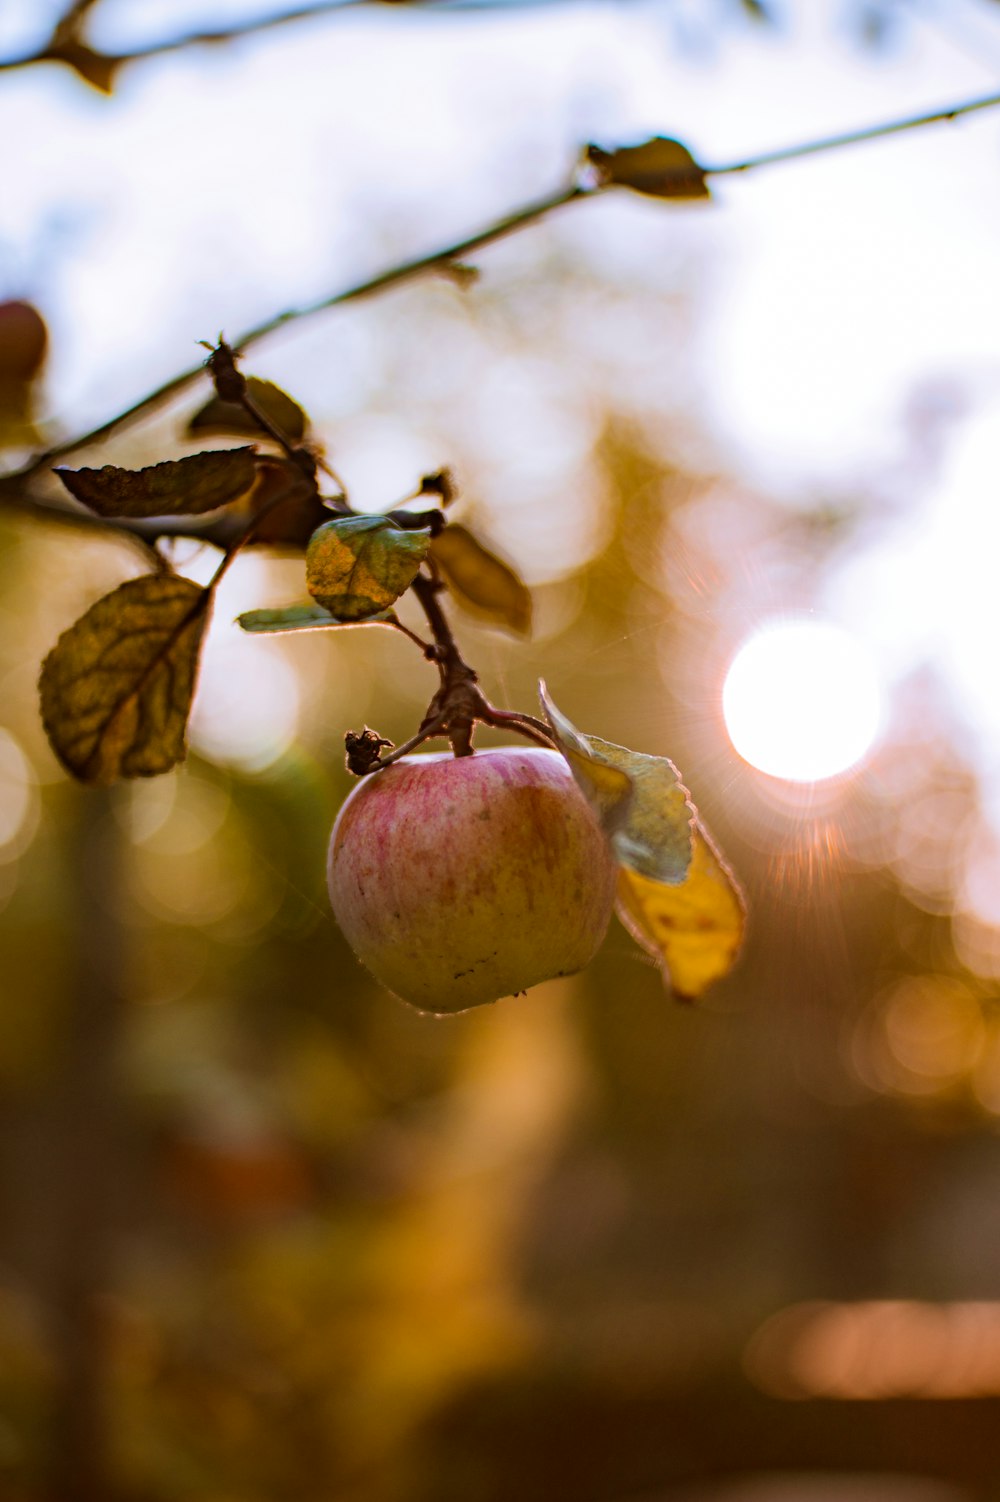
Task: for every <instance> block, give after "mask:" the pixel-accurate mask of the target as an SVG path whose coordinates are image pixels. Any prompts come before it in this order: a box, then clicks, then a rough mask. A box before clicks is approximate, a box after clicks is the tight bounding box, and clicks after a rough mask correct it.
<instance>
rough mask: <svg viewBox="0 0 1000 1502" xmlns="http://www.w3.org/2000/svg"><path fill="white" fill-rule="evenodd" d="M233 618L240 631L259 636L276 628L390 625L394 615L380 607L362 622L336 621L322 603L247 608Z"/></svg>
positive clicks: (313, 629)
mask: <svg viewBox="0 0 1000 1502" xmlns="http://www.w3.org/2000/svg"><path fill="white" fill-rule="evenodd" d="M236 620H237V624H238V625H240V626H242V628H243V630H244V631H253V632H256V633H258V634H260V635H263V634H273V633H274V632H277V631H324V630H329V629H330V628H331V627H337V628H338V629H340V630H344V628H345V627H347V626H393V625H395V623H396V616H395V613H394V612H393V611H392V610H380V611H379V613H378V615H369V616H366V617H365V619H364V620H363V621H339V620H338V619H337V617H336V616H335V615H331V614H330V612H329V611H328V610H324V609H323V607H322V605H286V606H284V608H283V609H279V610H248V611H246V612H245V613H244V614H243V615H238V616H237V617H236Z"/></svg>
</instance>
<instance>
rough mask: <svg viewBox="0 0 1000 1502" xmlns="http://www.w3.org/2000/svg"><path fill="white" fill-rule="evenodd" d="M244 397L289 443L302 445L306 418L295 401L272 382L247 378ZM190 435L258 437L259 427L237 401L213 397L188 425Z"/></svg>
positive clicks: (307, 423)
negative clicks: (250, 435)
mask: <svg viewBox="0 0 1000 1502" xmlns="http://www.w3.org/2000/svg"><path fill="white" fill-rule="evenodd" d="M247 395H248V396H249V397H250V398H251V400H252V401H253V403H254V405H255V406H257V407H259V408H260V410H261V411H262V412H263V414H264V416H265V417H268V418H270V420H271V422H272V423H273V424H274V426H275V427H276V428H279V429H280V430H281V432H282V433H283V434H284V435H285V437H286V438H287V439H288V440H289V442H290V443H301V442H302V439H303V438H304V437H305V435H306V430H307V428H308V427H309V419H308V417H307V416H306V414H305V412H304V411H303V410H302V408H301V407H300V406H299V404H298V402H297V401H295V399H294V398H293V397H291V396H289V395H288V392H287V391H282V389H281V387H280V386H276V385H275V384H274V382H273V381H262V380H261V379H260V378H259V377H258V376H247ZM187 430H188V432H189V433H192V434H195V433H196V434H198V435H199V436H201V437H204V436H205V435H206V434H209V433H210V434H213V435H214V434H217V433H221V434H222V435H223V436H226V437H228V435H229V434H231V433H251V434H255V435H259V434H260V431H261V430H260V428H259V426H258V425H257V423H255V422H254V420H253V418H252V417H251V416H250V414H249V412H248V411H247V410H246V408H245V407H243V406H241V405H240V403H239V402H225V401H223V400H222V398H221V397H220V396H213V397H212V400H211V401H210V402H207V403H206V404H205V406H204V407H202V408H201V410H200V411H199V412H196V413H195V414H194V416H193V417H192V419H191V421H190V422H189V423H188V425H187Z"/></svg>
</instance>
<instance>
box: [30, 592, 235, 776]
mask: <svg viewBox="0 0 1000 1502" xmlns="http://www.w3.org/2000/svg"><path fill="white" fill-rule="evenodd" d="M211 599H212V593H211V590H208V589H202V588H201V587H200V586H199V585H197V584H193V583H192V582H191V580H190V579H180V578H177V577H176V576H175V575H162V574H147V575H145V576H144V577H142V578H141V579H131V580H129V582H128V583H127V584H122V585H121V586H120V587H119V588H118V589H116V590H113V591H112V593H111V594H109V595H105V596H104V598H103V599H101V600H98V601H97V603H96V605H92V606H91V607H90V609H89V610H88V611H87V613H86V614H85V615H83V616H81V618H80V620H78V621H77V622H76V624H75V625H73V626H71V627H70V628H69V630H68V631H64V632H63V634H62V636H60V638H59V640H58V641H57V643H56V645H55V646H54V647H53V649H52V651H51V652H50V653H49V655H48V657H47V658H46V659H45V662H44V663H43V665H42V675H41V680H40V683H39V687H40V690H41V700H42V721H43V723H44V725H45V730H46V733H47V735H48V737H49V740H50V741H51V742H52V747H53V749H54V751H55V753H56V755H57V756H58V757H59V759H60V761H61V762H62V763H63V765H64V766H65V767H66V768H67V769H68V770H69V771H70V772H72V773H73V775H74V777H78V778H80V780H81V781H83V782H96V783H109V782H114V781H115V780H116V778H118V777H152V776H155V775H156V773H158V772H166V771H167V770H168V769H169V768H170V767H172V766H173V765H174V764H175V762H178V761H180V760H181V759H182V758H183V756H184V750H185V744H184V737H185V729H186V726H187V719H188V714H189V711H190V708H191V698H192V695H193V693H194V686H195V679H196V677H197V671H198V657H199V652H200V649H201V640H202V636H203V635H204V631H205V626H206V624H207V622H208V616H209V609H210V605H211Z"/></svg>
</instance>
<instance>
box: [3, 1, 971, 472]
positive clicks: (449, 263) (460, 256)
mask: <svg viewBox="0 0 1000 1502" xmlns="http://www.w3.org/2000/svg"><path fill="white" fill-rule="evenodd" d="M350 3H355V0H350ZM357 3H367V0H357ZM309 13H310V14H312V13H313V12H309ZM0 66H2V65H0ZM998 106H1000V93H998V94H988V95H984V96H980V97H978V98H975V99H968V100H964V101H962V102H960V103H958V104H952V105H948V106H946V107H945V108H943V109H938V110H934V111H932V112H931V113H928V114H923V115H912V116H909V117H908V118H906V119H903V120H892V121H888V122H884V123H882V124H879V125H871V126H867V127H865V128H864V129H861V130H856V131H849V132H846V133H844V134H842V135H836V136H826V137H823V138H821V139H819V140H814V141H807V142H804V143H802V144H800V145H796V146H786V147H782V148H780V149H778V150H776V151H769V152H762V153H761V154H759V155H757V156H754V157H748V158H746V159H745V160H741V161H735V162H726V163H720V164H717V165H715V166H707V167H703V168H702V169H701V170H702V171H703V173H704V175H705V177H709V178H711V177H726V176H732V175H735V174H736V173H742V172H751V171H754V170H756V169H757V168H760V167H771V166H775V165H777V164H779V163H781V162H788V161H794V160H796V159H797V158H799V157H807V156H817V155H819V154H821V153H824V152H830V151H839V150H841V149H842V148H844V147H847V146H856V145H860V144H862V143H863V142H866V141H874V140H878V139H880V138H881V137H883V136H890V135H897V134H899V133H900V132H902V131H907V130H917V129H920V128H921V127H923V126H927V125H934V124H939V123H943V122H945V121H950V120H957V119H959V118H960V117H961V116H963V115H970V114H973V113H974V112H976V111H979V110H987V109H995V108H997V107H998ZM615 186H617V185H616V184H614V183H610V182H609V183H597V184H595V185H592V186H586V185H584V184H583V183H580V182H576V181H574V182H572V183H571V184H570V185H569V186H568V187H563V188H560V189H558V190H557V191H556V192H554V193H552V194H550V195H549V196H548V197H547V198H542V199H539V200H538V201H536V202H535V203H531V204H528V205H526V206H525V207H524V208H522V209H518V210H517V211H515V212H514V213H513V214H510V215H508V216H506V217H505V218H503V219H499V220H497V221H496V222H495V223H494V224H491V225H489V226H488V227H487V228H486V229H483V230H479V231H477V232H476V233H475V234H472V235H469V236H468V237H467V238H466V239H463V240H458V241H456V242H455V243H454V244H452V245H448V246H445V247H444V248H442V249H440V250H436V251H432V252H430V253H429V254H427V255H423V256H418V257H416V258H415V259H414V260H411V261H404V262H402V263H401V264H400V265H398V266H394V267H391V268H390V269H389V270H388V271H383V272H380V273H379V274H378V275H377V276H374V277H371V278H369V279H368V280H366V281H363V282H358V283H356V284H355V285H354V286H352V287H347V288H344V289H343V290H341V291H339V292H334V293H331V294H330V295H329V296H327V297H323V298H320V299H319V300H318V301H316V302H312V303H307V304H305V305H304V306H302V307H299V308H289V309H286V310H285V311H284V312H282V313H277V314H275V315H273V316H272V317H270V318H267V319H265V320H264V322H263V323H259V324H256V325H255V326H254V327H253V328H250V329H248V330H247V331H246V332H245V333H244V334H242V335H241V336H240V337H239V338H238V339H235V340H234V341H233V347H234V349H235V350H236V351H237V352H239V353H242V352H243V351H244V350H246V349H247V348H248V347H249V346H250V345H251V344H256V343H257V342H258V341H260V340H261V339H264V338H266V337H267V336H268V335H270V334H272V333H275V332H276V331H277V330H278V329H280V328H282V327H284V325H285V324H288V323H293V322H297V321H298V320H299V319H302V318H309V317H312V316H313V315H314V314H316V313H321V312H324V311H325V310H326V309H328V308H333V307H338V306H341V305H343V304H345V303H350V302H357V301H359V300H360V299H361V298H364V297H372V296H374V295H375V294H377V293H379V292H384V291H386V290H388V289H389V288H390V287H396V286H400V285H402V284H403V283H404V282H409V281H414V280H416V279H417V278H419V277H422V276H426V275H428V274H431V273H435V272H437V273H441V272H444V273H447V272H448V271H449V269H450V268H451V267H453V266H455V265H460V264H462V262H463V261H464V258H465V257H467V256H469V255H471V254H474V253H475V252H476V251H478V250H482V249H484V248H485V247H486V246H488V245H492V244H493V243H494V242H495V241H497V240H500V239H503V238H505V237H506V236H508V235H513V234H516V233H518V232H519V231H520V230H522V229H525V228H526V227H527V226H528V225H530V224H535V223H537V222H538V221H539V220H540V219H543V218H545V217H546V216H547V215H549V214H551V213H553V212H554V211H555V210H557V209H561V208H564V207H565V206H566V205H567V204H570V203H574V202H575V201H576V200H578V199H583V198H594V197H597V196H598V195H599V194H603V193H606V192H607V191H608V190H609V189H610V188H613V187H615ZM663 196H664V197H667V196H669V195H667V194H666V193H664V195H663ZM203 372H204V365H203V364H198V365H195V366H193V367H192V368H191V369H190V370H186V371H183V372H182V373H181V374H180V375H177V376H174V377H173V378H172V379H171V380H169V381H166V382H165V383H164V384H163V385H162V386H158V387H157V388H156V390H155V391H151V392H149V393H148V394H147V395H146V396H143V397H140V398H139V400H138V401H136V402H133V403H132V405H131V406H130V407H126V408H125V409H124V411H122V412H119V413H118V414H117V415H116V416H114V417H112V418H109V419H108V420H107V421H106V422H103V423H101V424H100V425H99V426H98V427H96V428H92V429H91V430H90V431H89V432H87V433H83V434H79V435H77V436H75V437H73V438H69V439H65V440H63V441H61V442H59V443H56V444H54V445H53V446H52V447H51V448H48V449H46V450H45V451H44V452H43V453H40V454H37V455H36V456H35V457H34V458H33V459H32V460H31V461H30V462H29V463H28V464H27V465H25V466H24V467H23V468H22V469H20V470H17V471H14V472H13V473H12V474H10V475H8V476H6V477H3V478H0V491H2V490H3V489H9V486H10V484H11V483H12V482H15V481H17V482H26V481H28V480H30V479H32V478H33V476H35V475H36V474H38V473H39V471H40V470H42V469H44V468H46V467H47V466H48V465H50V464H52V463H53V462H54V461H55V460H57V459H61V458H64V457H65V456H66V455H67V454H71V453H75V452H76V451H77V450H79V449H83V448H87V447H88V446H89V445H90V444H93V443H99V442H101V441H102V440H103V439H105V438H108V437H110V435H111V434H112V433H113V432H115V431H116V429H118V428H120V427H123V426H124V425H125V424H126V423H129V422H132V421H134V420H135V419H136V418H138V417H141V416H145V415H147V414H149V413H151V412H153V411H154V410H156V409H157V408H159V407H161V406H162V405H163V404H164V403H165V402H167V401H169V400H170V399H171V398H172V397H174V396H177V395H179V394H180V392H182V391H183V390H185V389H186V388H187V387H188V386H189V385H191V383H192V382H193V381H195V380H196V379H197V378H198V377H199V376H200V375H202V374H203Z"/></svg>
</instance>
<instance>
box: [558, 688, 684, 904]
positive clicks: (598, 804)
mask: <svg viewBox="0 0 1000 1502" xmlns="http://www.w3.org/2000/svg"><path fill="white" fill-rule="evenodd" d="M540 693H541V699H542V706H543V708H544V710H545V714H546V717H547V718H548V721H549V724H550V725H551V727H552V730H553V733H554V734H555V737H556V741H557V743H558V745H559V749H560V750H561V751H562V753H563V755H564V756H565V757H566V759H567V761H568V762H569V765H570V770H571V771H572V773H573V775H574V777H575V778H576V780H577V783H578V784H579V786H580V788H581V790H582V792H583V794H584V796H585V797H587V798H588V800H589V801H590V802H591V804H592V806H593V807H594V809H595V812H596V813H597V815H598V817H599V818H600V819H601V820H602V823H603V824H604V826H605V828H606V829H607V831H608V833H609V834H610V837H611V843H612V845H613V847H614V851H615V854H616V855H617V857H618V859H619V860H620V861H621V863H622V865H623V866H626V867H628V869H629V870H632V871H637V872H638V873H639V874H640V875H642V876H648V877H649V878H651V879H652V880H653V881H659V882H669V883H671V884H676V883H678V882H681V881H683V880H684V878H685V876H686V875H687V871H688V867H689V866H690V864H691V823H692V820H693V818H694V809H693V808H692V806H691V804H690V802H689V801H688V794H687V789H686V788H685V786H684V784H683V783H682V782H681V780H680V776H679V774H678V771H677V768H676V767H675V766H674V764H673V762H672V761H668V759H667V758H666V757H665V756H645V755H644V754H643V753H642V752H640V751H629V750H627V749H626V748H625V747H624V746H615V745H613V744H612V743H611V742H610V741H602V740H600V739H598V737H597V736H593V735H588V736H583V735H581V734H580V732H579V731H578V730H576V729H575V727H574V726H573V725H571V724H570V722H569V720H567V719H566V717H565V715H563V714H561V713H560V711H559V710H558V709H557V708H556V706H555V705H554V704H553V703H552V700H551V699H550V698H549V696H548V694H547V692H546V690H545V685H544V684H542V685H541V688H540ZM612 774H614V776H613V775H612Z"/></svg>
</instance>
